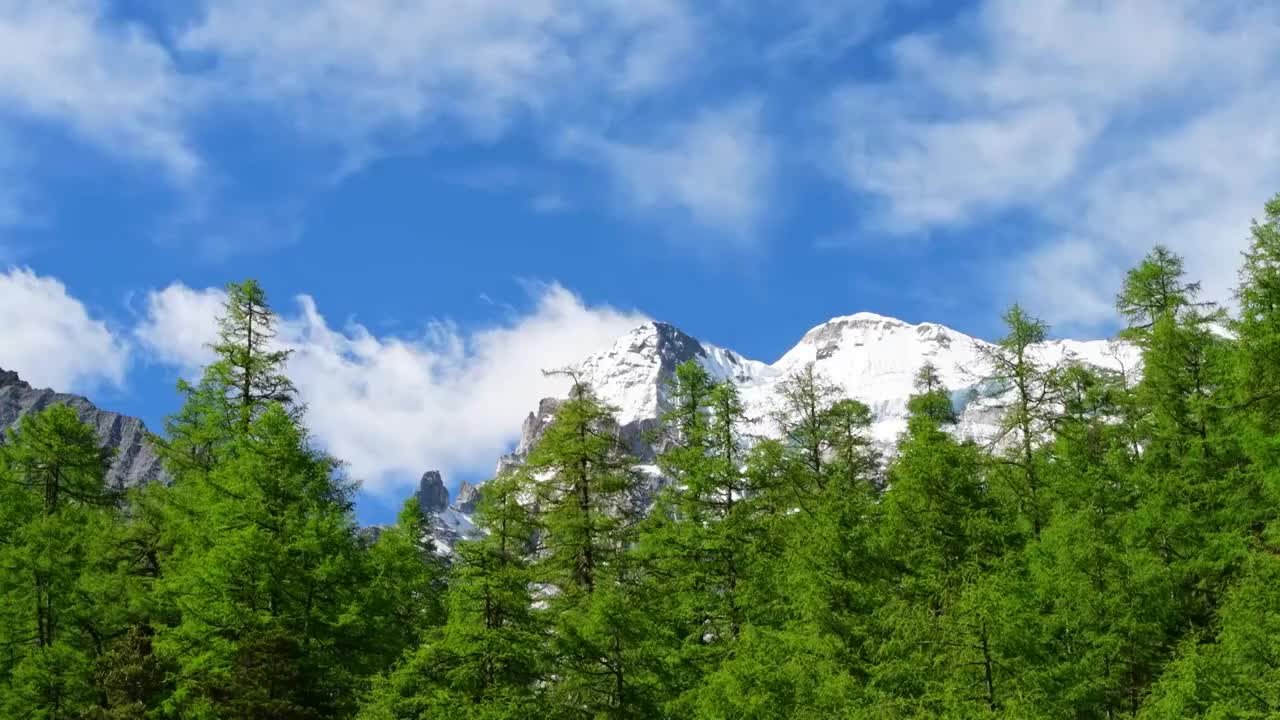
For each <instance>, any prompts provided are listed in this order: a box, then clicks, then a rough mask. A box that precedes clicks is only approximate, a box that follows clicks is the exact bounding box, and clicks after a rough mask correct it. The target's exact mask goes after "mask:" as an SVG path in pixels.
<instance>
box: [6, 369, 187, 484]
mask: <svg viewBox="0 0 1280 720" xmlns="http://www.w3.org/2000/svg"><path fill="white" fill-rule="evenodd" d="M57 403H64V404H66V405H68V406H70V407H71V408H72V409H73V410H75V411H76V413H77V414H78V415H79V416H80V419H81V420H82V421H83V422H85V423H87V424H88V425H89V426H90V427H92V428H93V429H94V432H95V433H96V434H97V436H98V439H99V441H101V442H102V444H103V445H105V446H107V447H110V448H112V449H113V450H115V451H116V454H115V457H114V458H113V459H112V462H111V469H110V470H109V471H108V472H107V478H106V481H107V483H108V484H109V485H111V486H112V487H116V488H125V487H136V486H138V485H142V484H144V483H148V482H154V481H163V480H165V479H166V478H167V475H166V474H165V472H164V468H163V467H162V466H161V463H160V458H159V456H157V455H156V452H155V449H154V448H153V447H151V441H150V439H149V438H150V432H149V431H148V430H147V426H146V424H145V423H143V422H142V420H140V419H138V418H136V417H133V416H131V415H124V414H121V413H117V412H112V411H110V410H103V409H101V408H99V407H98V406H97V405H95V404H93V403H92V402H91V401H90V400H89V399H88V398H86V397H84V396H83V395H74V394H71V393H60V392H56V391H54V390H51V389H48V388H35V387H32V386H31V384H30V383H28V382H26V381H25V380H23V379H22V378H21V377H19V376H18V373H16V372H14V371H12V370H5V369H3V368H0V430H3V429H6V428H12V427H16V426H17V424H18V423H19V422H20V421H21V419H22V417H23V416H24V415H28V414H31V413H36V412H39V411H41V410H43V409H45V408H47V407H49V406H50V405H54V404H57ZM0 442H3V437H0Z"/></svg>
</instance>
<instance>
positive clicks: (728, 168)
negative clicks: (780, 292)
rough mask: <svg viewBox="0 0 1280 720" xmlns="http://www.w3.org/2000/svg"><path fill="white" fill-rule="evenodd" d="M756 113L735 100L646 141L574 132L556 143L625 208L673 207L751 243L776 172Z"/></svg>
mask: <svg viewBox="0 0 1280 720" xmlns="http://www.w3.org/2000/svg"><path fill="white" fill-rule="evenodd" d="M760 115H761V105H760V103H759V102H757V101H744V102H737V103H734V104H731V105H728V106H726V107H720V108H715V109H711V110H705V111H703V112H701V113H699V114H698V115H697V116H695V117H694V118H693V119H692V120H690V121H688V122H684V123H679V124H675V125H673V126H671V127H668V128H665V129H664V130H662V131H661V132H659V133H658V135H657V137H656V138H654V139H651V140H648V141H641V142H634V143H632V142H623V141H618V140H611V139H607V138H605V137H601V136H599V135H595V134H592V133H588V132H584V131H580V130H575V131H570V132H567V133H566V134H565V137H564V139H563V143H562V144H563V147H564V149H565V151H566V152H567V153H569V154H571V155H576V156H580V157H583V158H585V159H587V160H589V161H593V162H596V163H598V164H600V165H602V166H603V167H604V168H605V169H606V170H607V171H608V172H609V173H610V175H611V176H612V177H613V179H614V182H615V186H616V189H617V191H618V193H619V195H620V197H621V198H622V200H623V201H624V202H625V203H626V204H627V205H628V206H630V207H632V208H634V209H638V210H654V209H667V210H670V209H674V210H677V211H679V212H682V213H684V214H686V215H687V217H688V218H689V219H691V220H692V221H693V222H694V223H696V224H698V225H701V226H704V227H707V228H710V229H712V230H716V231H722V232H725V233H727V234H728V236H729V237H730V238H731V239H733V240H736V241H737V242H739V243H740V244H743V245H751V244H753V243H754V242H755V241H756V240H757V238H758V236H757V235H755V230H756V225H757V223H758V222H759V221H760V220H761V218H762V216H763V215H764V213H765V211H766V208H767V204H768V200H769V192H770V187H769V185H770V182H771V177H772V173H773V166H774V151H773V147H772V144H771V142H770V140H769V138H768V137H767V136H766V135H765V134H764V132H763V131H762V129H761V123H760V119H761V118H760Z"/></svg>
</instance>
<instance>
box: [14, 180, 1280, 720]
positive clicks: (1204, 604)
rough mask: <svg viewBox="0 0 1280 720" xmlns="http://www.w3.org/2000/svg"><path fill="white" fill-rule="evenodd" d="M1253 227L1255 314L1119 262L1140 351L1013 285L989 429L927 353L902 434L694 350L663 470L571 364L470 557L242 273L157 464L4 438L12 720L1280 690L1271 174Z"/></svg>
mask: <svg viewBox="0 0 1280 720" xmlns="http://www.w3.org/2000/svg"><path fill="white" fill-rule="evenodd" d="M1242 220H1247V219H1242ZM1241 227H1242V231H1243V232H1249V233H1250V234H1251V241H1250V246H1249V249H1248V251H1247V252H1246V253H1245V254H1244V255H1243V257H1242V258H1241V263H1240V270H1239V278H1238V285H1237V288H1236V293H1235V296H1234V299H1233V300H1232V301H1230V302H1228V303H1226V304H1223V305H1215V304H1212V303H1209V302H1206V301H1204V300H1203V298H1202V297H1201V296H1200V293H1199V285H1198V283H1197V282H1196V278H1194V277H1188V276H1187V275H1186V274H1185V273H1184V269H1183V261H1182V259H1181V258H1180V257H1179V256H1178V255H1177V254H1175V253H1173V252H1171V251H1170V250H1167V249H1166V248H1164V247H1161V246H1156V247H1154V249H1152V250H1151V251H1150V253H1148V254H1147V256H1146V258H1145V259H1144V260H1143V261H1142V262H1141V264H1139V265H1138V266H1136V267H1134V268H1132V269H1130V270H1128V272H1127V274H1125V275H1124V279H1123V284H1122V286H1121V287H1118V288H1116V295H1115V309H1116V311H1117V313H1118V317H1120V318H1122V319H1123V321H1124V325H1125V327H1124V328H1123V329H1122V330H1121V331H1120V333H1119V335H1118V340H1119V341H1121V342H1124V343H1128V344H1130V345H1132V346H1133V347H1134V348H1136V349H1137V351H1138V352H1140V355H1141V365H1140V367H1138V368H1134V369H1133V372H1128V373H1126V372H1120V371H1112V370H1103V369H1099V368H1095V367H1091V366H1086V365H1080V364H1069V363H1064V364H1056V365H1050V364H1047V363H1043V362H1040V361H1039V360H1038V359H1037V357H1036V356H1034V355H1033V354H1031V353H1029V352H1028V348H1029V347H1030V346H1032V345H1035V344H1036V343H1040V342H1043V341H1044V340H1045V339H1046V337H1048V333H1049V332H1050V328H1048V327H1047V326H1046V324H1045V323H1044V322H1041V321H1040V320H1039V319H1037V318H1036V317H1033V316H1032V315H1030V314H1029V313H1028V312H1026V311H1024V310H1023V309H1022V308H1020V307H1018V306H1016V305H1015V306H1013V307H1011V308H1009V309H1008V311H1007V312H1006V313H1005V314H1004V317H1003V321H1004V325H1005V334H1004V335H1003V337H1001V338H999V340H998V341H997V342H996V343H995V344H993V345H992V346H991V349H990V350H989V351H988V355H989V358H988V361H989V363H988V364H989V366H990V367H991V368H992V369H993V370H992V373H991V375H990V377H987V378H986V379H985V380H986V382H987V383H988V384H990V385H991V386H993V387H997V388H999V389H1000V392H1001V395H1000V397H1001V398H1002V403H1003V410H1002V414H1001V418H1002V420H1001V426H1000V430H1001V431H1000V433H999V434H998V437H997V438H996V439H995V440H994V441H991V442H982V443H979V442H976V441H974V440H972V439H970V438H967V437H965V436H964V435H963V434H962V433H959V432H956V431H955V428H954V425H955V423H956V420H957V415H956V409H955V402H954V398H953V397H952V394H951V393H950V392H949V391H948V389H947V388H946V387H944V385H943V384H942V382H941V380H940V379H939V377H938V375H937V373H936V371H935V370H934V369H933V368H932V367H931V366H930V365H929V364H928V363H924V364H923V365H922V367H921V368H920V369H919V373H918V375H917V378H916V389H915V394H914V395H913V396H912V398H911V401H910V405H909V410H910V413H909V420H908V423H907V428H906V430H905V432H903V433H902V434H901V436H900V437H899V438H898V440H897V442H896V446H895V447H892V448H883V447H881V446H879V445H877V444H875V443H873V442H872V440H871V438H870V436H869V433H868V428H869V426H870V424H871V422H872V411H871V410H870V409H869V408H868V407H867V406H866V405H864V404H863V403H861V402H859V401H857V400H851V399H848V397H847V395H846V393H845V389H843V388H840V387H838V386H836V385H835V384H834V383H833V382H832V381H831V380H830V379H829V378H827V377H825V376H824V375H823V374H822V373H821V372H819V371H818V370H816V369H815V368H814V367H813V366H812V365H810V366H808V367H807V369H805V370H803V371H800V372H796V373H794V374H793V375H791V376H790V377H788V378H787V379H786V380H785V382H783V383H782V384H781V385H780V390H779V391H778V392H777V393H776V394H775V396H774V397H773V399H772V405H771V409H770V418H769V420H770V422H772V423H774V424H775V425H776V427H777V428H779V429H780V433H779V435H778V437H770V438H761V437H755V436H753V435H752V434H751V433H750V432H749V431H748V428H749V427H751V426H752V425H751V422H750V421H751V420H752V419H751V418H748V417H747V416H746V410H745V409H744V404H743V402H742V399H741V398H740V397H739V396H738V392H737V390H736V389H735V387H734V386H733V385H732V384H730V383H726V382H721V381H718V380H717V379H716V378H715V377H713V376H712V375H711V374H709V373H708V372H707V371H706V370H705V369H704V368H703V367H701V366H699V365H698V364H697V363H693V362H687V363H684V364H681V365H680V366H679V367H678V368H677V369H676V371H675V373H674V377H673V379H672V380H671V382H670V384H669V387H668V388H667V392H668V397H669V399H670V401H669V403H668V406H669V407H668V410H667V412H666V414H665V416H664V417H663V418H662V421H661V423H659V426H658V427H656V428H654V429H653V430H652V442H653V443H654V446H655V447H658V448H660V449H661V452H660V453H659V455H658V456H657V460H656V470H655V469H654V468H652V467H650V468H647V469H646V468H642V467H640V466H639V465H640V463H639V462H638V461H637V459H636V458H634V457H632V456H631V455H630V454H629V451H628V449H627V446H626V445H625V444H624V443H622V442H620V440H619V437H618V433H617V432H616V423H615V422H614V420H613V409H612V408H611V407H610V406H609V405H608V404H607V403H605V402H604V401H602V400H601V399H600V397H599V395H598V394H597V392H596V391H595V389H594V388H593V387H592V386H591V385H590V383H588V382H585V381H584V380H583V379H582V378H581V377H580V376H578V375H576V374H575V373H574V372H573V371H572V370H567V371H564V374H563V377H562V379H563V381H564V387H565V388H566V389H567V395H566V397H565V399H564V400H563V401H562V402H561V403H560V404H559V406H558V408H557V410H556V412H555V417H554V420H553V421H552V422H551V424H550V426H549V427H548V428H547V429H546V431H545V432H544V433H543V434H542V436H541V437H540V439H539V440H538V442H537V444H536V446H535V447H533V448H532V451H531V452H530V454H529V455H528V458H527V460H526V461H524V462H523V463H521V464H519V465H516V466H512V467H510V468H509V469H508V471H506V472H503V473H501V474H499V475H498V476H496V477H493V478H492V479H490V480H488V481H487V482H485V483H484V484H483V485H482V486H481V499H480V506H479V509H478V510H477V512H476V515H475V517H476V522H477V524H478V526H479V527H480V530H481V532H479V533H476V534H475V535H474V536H471V537H468V538H464V539H462V540H460V541H459V542H458V543H457V544H456V546H454V547H452V548H448V549H442V548H440V547H438V546H437V545H436V544H435V543H433V542H431V541H430V540H429V538H427V536H426V532H425V529H426V528H427V527H428V526H429V524H430V522H431V518H430V517H428V516H427V515H425V514H424V511H423V510H422V508H421V506H420V505H419V504H418V503H417V502H416V501H415V500H413V499H410V500H409V501H407V502H406V503H405V504H404V508H403V510H402V512H401V513H400V515H399V518H398V521H397V522H396V523H395V524H394V525H392V526H386V527H382V528H379V529H378V531H377V532H372V531H370V529H368V528H361V527H360V525H359V524H358V523H357V521H356V519H355V514H354V510H353V498H354V493H355V491H356V483H355V481H354V480H352V479H350V478H349V477H348V475H347V474H346V473H345V472H344V464H343V462H342V458H339V457H332V456H330V455H329V454H327V452H325V451H324V450H323V449H322V448H321V447H320V446H319V444H318V443H316V442H315V440H314V439H313V438H312V436H311V435H310V434H309V432H308V429H307V408H306V407H305V405H304V403H302V401H301V400H300V399H299V397H298V393H297V391H296V389H295V387H294V384H293V382H291V380H290V378H289V376H288V373H287V360H288V353H287V352H286V351H283V350H280V349H278V348H277V346H276V345H273V343H272V338H273V332H274V327H275V322H276V317H275V316H274V315H273V313H272V310H271V308H270V306H269V304H268V300H267V297H266V294H265V292H264V290H263V288H262V287H261V286H260V285H259V284H258V283H257V282H256V281H254V280H248V281H245V282H242V283H237V284H232V285H230V286H228V294H227V302H226V304H225V306H224V308H223V312H222V316H221V318H220V326H219V333H218V340H217V343H216V345H215V347H214V348H213V349H214V351H215V353H216V355H215V357H216V359H215V361H214V362H212V363H211V364H209V365H208V366H207V367H205V368H204V371H203V374H202V375H201V376H200V377H199V378H198V380H192V381H190V382H182V383H180V384H179V386H178V388H177V391H178V392H177V395H176V396H175V400H174V408H175V409H174V410H173V412H172V413H171V415H170V416H169V417H168V420H167V422H166V424H165V427H164V428H163V430H162V432H159V433H157V434H156V435H155V437H153V438H152V439H151V443H152V444H153V445H154V447H155V449H156V452H157V453H158V454H159V455H160V457H161V459H162V461H163V465H164V469H165V472H166V477H167V480H166V481H165V482H155V483H147V484H143V485H141V486H139V487H130V488H118V487H114V486H113V485H112V484H110V483H107V482H105V481H104V478H105V476H106V473H107V470H108V468H109V466H110V463H111V462H112V457H111V452H110V451H109V450H105V449H103V448H102V447H100V445H99V440H98V438H97V437H96V436H95V434H94V432H93V430H92V428H90V427H89V426H87V425H85V424H84V423H82V422H81V421H80V420H79V419H78V417H77V415H76V413H75V412H74V411H73V410H71V409H70V408H68V407H66V406H64V405H53V406H51V407H49V408H47V409H45V410H43V411H41V412H39V413H33V414H29V415H26V416H24V417H23V418H22V420H21V422H20V423H19V424H18V425H17V426H16V427H15V428H14V429H12V430H10V431H9V433H8V436H7V438H6V439H5V440H4V442H3V444H2V445H0V718H4V719H5V720H71V719H73V718H74V719H84V720H90V719H92V720H126V719H128V720H143V719H144V718H145V719H157V720H158V719H169V718H174V719H178V718H181V719H187V718H189V719H191V720H215V719H223V720H260V719H268V718H275V719H280V720H304V719H305V720H318V719H321V718H340V719H341V718H350V719H353V720H508V719H509V720H522V719H525V718H533V719H536V720H597V719H598V720H622V719H624V718H625V719H634V720H639V719H645V718H654V719H664V718H670V719H673V720H683V719H689V720H694V719H697V720H774V719H779V720H781V719H790V720H834V719H847V720H854V719H868V720H869V719H872V718H875V719H886V720H888V719H899V718H900V719H903V720H906V719H909V718H910V719H921V720H923V719H926V718H949V719H957V720H959V719H969V718H973V719H988V718H990V719H994V718H1004V719H1008V720H1038V719H1045V720H1048V719H1050V718H1055V719H1056V718H1082V719H1098V720H1103V719H1106V720H1113V719H1117V718H1139V719H1157V718H1158V719H1161V720H1165V719H1169V720H1172V719H1177V718H1213V719H1216V720H1227V719H1233V720H1234V719H1239V720H1244V719H1262V718H1276V717H1280V196H1276V198H1275V199H1273V200H1271V201H1270V202H1269V203H1267V204H1266V207H1265V209H1264V211H1263V213H1262V214H1261V215H1260V216H1259V219H1258V220H1257V221H1255V222H1253V223H1252V225H1251V226H1246V225H1244V224H1243V222H1242V226H1241ZM548 370H555V369H554V368H548ZM655 472H656V473H657V475H658V476H660V477H661V478H662V482H661V483H659V485H658V489H657V490H656V491H654V490H653V489H652V488H653V487H654V485H653V483H649V482H645V481H643V478H642V475H643V474H644V473H650V474H653V473H655Z"/></svg>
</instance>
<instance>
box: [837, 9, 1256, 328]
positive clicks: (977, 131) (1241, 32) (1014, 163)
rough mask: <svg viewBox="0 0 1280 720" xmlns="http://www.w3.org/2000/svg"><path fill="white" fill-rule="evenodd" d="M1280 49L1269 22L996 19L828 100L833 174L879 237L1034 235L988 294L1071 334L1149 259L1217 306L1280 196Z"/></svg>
mask: <svg viewBox="0 0 1280 720" xmlns="http://www.w3.org/2000/svg"><path fill="white" fill-rule="evenodd" d="M1278 31H1280V11H1277V10H1276V8H1274V7H1272V6H1270V5H1269V4H1266V3H1251V2H1227V3H1208V4H1206V3H1197V2H1193V1H1192V0H1172V1H1168V0H1138V1H1136V2H1124V3H1094V2H1084V1H1082V0H1050V1H1048V2H1036V3H1026V2H1019V1H1018V0H986V1H985V2H983V3H982V4H981V5H980V6H979V8H978V9H977V11H976V12H974V13H972V14H971V15H969V16H968V17H966V18H963V19H962V20H961V21H960V22H959V23H957V24H956V25H955V26H954V27H952V28H950V29H948V30H946V31H943V32H938V33H929V34H914V35H908V36H906V37H903V38H900V39H899V40H897V41H896V42H895V43H894V45H893V49H892V53H891V55H890V59H891V82H889V83H886V84H883V85H865V84H863V85H851V86H847V87H844V88H841V89H840V90H838V91H836V92H835V93H833V95H832V97H831V99H830V101H829V103H828V106H827V113H826V115H827V118H828V120H829V121H830V125H829V130H828V132H829V133H830V135H829V136H830V138H831V144H832V147H834V148H835V150H836V152H835V153H834V154H833V156H832V161H831V163H830V168H831V170H832V171H833V172H834V173H835V176H836V177H837V178H839V179H840V180H841V181H842V182H844V183H845V184H846V185H847V186H848V187H849V188H850V189H852V190H854V191H856V192H858V193H859V194H861V195H864V196H865V197H868V198H871V199H873V200H874V201H876V203H877V207H878V210H877V211H876V212H877V214H876V216H875V217H874V218H873V219H872V220H871V221H870V222H871V224H873V225H874V226H877V227H879V228H880V229H886V228H887V229H889V230H891V231H896V232H901V231H917V230H929V229H933V228H939V227H948V228H952V229H954V228H962V227H965V226H969V225H972V224H973V223H975V222H978V221H981V220H984V219H988V218H990V217H991V216H994V215H997V214H999V213H1001V212H1004V211H1007V210H1011V209H1016V210H1021V211H1026V212H1029V213H1031V214H1032V215H1033V216H1034V217H1037V218H1039V219H1040V220H1041V221H1043V223H1044V225H1045V226H1046V227H1048V232H1047V235H1046V234H1044V233H1042V234H1041V236H1042V237H1043V241H1042V242H1036V241H1035V240H1034V239H1032V238H1028V242H1027V243H1026V245H1024V248H1025V249H1023V250H1022V251H1021V252H1022V253H1023V255H1021V256H1020V257H1018V258H1016V259H1015V260H1014V261H1013V262H1002V263H995V264H993V268H994V272H993V276H992V278H991V280H992V282H993V283H999V285H1000V286H1003V287H1007V286H1008V285H1009V283H1008V282H1007V277H1009V276H1010V275H1012V276H1013V277H1016V278H1020V280H1017V281H1015V283H1014V285H1015V287H1014V288H1012V289H1013V290H1014V291H1015V292H1018V293H1020V294H1021V295H1022V296H1023V297H1024V298H1025V299H1028V300H1030V301H1031V303H1032V304H1033V306H1034V307H1036V308H1037V309H1039V310H1041V311H1042V312H1045V314H1046V315H1048V316H1049V317H1050V319H1051V320H1054V321H1057V322H1059V323H1061V324H1063V325H1065V326H1075V327H1083V326H1088V325H1096V324H1097V323H1099V322H1104V321H1106V320H1107V319H1108V318H1110V317H1111V313H1110V310H1109V308H1110V304H1111V303H1110V298H1111V295H1112V294H1113V293H1114V292H1115V289H1116V286H1115V282H1117V278H1118V276H1119V273H1118V271H1117V270H1116V268H1117V267H1119V268H1123V267H1125V266H1127V265H1129V264H1131V263H1132V262H1134V261H1135V260H1136V259H1137V258H1138V257H1139V256H1140V255H1141V254H1142V253H1143V252H1144V251H1145V250H1146V249H1148V248H1149V247H1150V246H1151V245H1153V244H1155V243H1157V242H1163V243H1166V244H1168V245H1170V246H1171V247H1172V248H1173V249H1174V250H1176V251H1178V252H1180V253H1182V254H1184V255H1186V256H1187V259H1188V269H1189V270H1190V272H1192V273H1193V274H1195V275H1197V276H1198V277H1200V278H1203V279H1204V281H1205V287H1206V290H1208V291H1209V293H1210V294H1212V295H1213V296H1214V297H1215V298H1216V299H1219V300H1221V299H1224V298H1226V297H1227V296H1228V295H1229V292H1228V288H1229V286H1230V283H1231V278H1232V276H1233V273H1234V268H1235V266H1236V264H1237V262H1238V252H1237V251H1238V250H1240V249H1242V248H1243V246H1244V242H1245V236H1246V232H1247V227H1248V220H1249V218H1250V217H1251V216H1252V215H1253V214H1256V213H1257V212H1258V209H1259V208H1260V207H1261V204H1262V202H1263V201H1264V200H1265V198H1266V197H1267V196H1268V194H1269V193H1270V192H1274V190H1275V189H1276V188H1277V187H1280V164H1278V163H1277V161H1276V158H1277V157H1278V156H1280V140H1278V139H1277V134H1276V130H1275V128H1276V124H1275V123H1272V122H1267V121H1266V120H1265V119H1264V118H1265V117H1266V116H1267V114H1268V113H1267V111H1266V109H1265V108H1266V107H1268V106H1274V103H1275V98H1276V97H1277V94H1278V93H1280V81H1278V80H1277V78H1278V77H1280V46H1277V45H1276V43H1275V42H1274V38H1275V37H1276V34H1277V32H1278ZM1028 246H1029V247H1028ZM1058 263H1061V265H1058V266H1057V267H1054V266H1055V264H1058Z"/></svg>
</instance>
